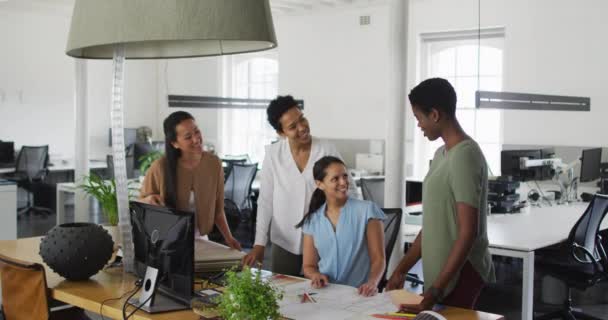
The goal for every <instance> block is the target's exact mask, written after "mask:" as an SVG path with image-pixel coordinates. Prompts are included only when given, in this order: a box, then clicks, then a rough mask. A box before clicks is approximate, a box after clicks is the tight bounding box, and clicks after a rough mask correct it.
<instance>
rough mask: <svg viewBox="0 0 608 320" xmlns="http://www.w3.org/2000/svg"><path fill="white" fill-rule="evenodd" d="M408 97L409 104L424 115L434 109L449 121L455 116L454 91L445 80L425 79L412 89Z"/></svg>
mask: <svg viewBox="0 0 608 320" xmlns="http://www.w3.org/2000/svg"><path fill="white" fill-rule="evenodd" d="M408 97H409V98H410V104H411V105H412V106H416V108H418V109H420V110H421V111H422V112H424V113H425V114H429V113H431V109H432V108H435V109H437V111H439V112H440V113H443V114H445V115H447V116H448V118H450V119H452V118H454V117H455V116H456V91H455V90H454V87H452V85H451V84H450V82H448V81H447V80H445V79H442V78H431V79H426V80H424V81H422V82H420V84H418V85H417V86H416V87H414V89H412V91H410V94H409V95H408Z"/></svg>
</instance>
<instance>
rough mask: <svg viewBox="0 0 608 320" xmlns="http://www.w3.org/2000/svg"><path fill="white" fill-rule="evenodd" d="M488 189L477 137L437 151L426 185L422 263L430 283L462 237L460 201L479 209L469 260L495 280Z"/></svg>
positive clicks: (482, 274)
mask: <svg viewBox="0 0 608 320" xmlns="http://www.w3.org/2000/svg"><path fill="white" fill-rule="evenodd" d="M487 193H488V166H487V164H486V160H485V158H484V156H483V153H482V152H481V149H480V148H479V145H478V144H477V143H476V142H475V141H473V140H471V139H467V140H463V141H461V142H460V143H458V144H457V145H455V146H453V147H452V148H451V149H450V150H448V151H447V152H446V149H445V146H442V147H440V148H439V149H438V150H437V152H435V156H434V158H433V161H432V162H431V167H430V169H429V172H428V173H427V175H426V177H425V178H424V183H423V186H422V207H423V210H424V213H423V215H422V230H423V231H422V267H423V272H424V282H425V284H426V285H427V286H428V287H430V286H431V285H432V284H433V283H434V282H435V280H436V279H437V277H438V276H439V273H440V272H441V270H442V269H443V267H444V265H445V263H446V261H447V259H448V256H449V254H450V250H451V249H452V246H453V244H454V242H455V241H456V239H457V237H458V217H457V216H456V203H457V202H462V203H466V204H468V205H470V206H472V207H475V208H477V209H479V211H478V212H479V216H478V219H479V224H478V226H479V229H478V233H477V238H476V239H475V241H474V242H473V248H472V249H471V252H470V253H469V256H468V258H467V260H468V261H469V262H470V263H471V265H472V266H473V268H474V269H475V270H476V271H477V273H479V275H480V277H481V278H482V279H483V280H484V282H486V283H488V282H493V281H494V280H495V276H494V266H493V264H492V258H491V257H490V252H489V251H488V234H487V221H486V217H487V203H486V202H487V199H486V197H487ZM459 277H460V271H458V274H457V275H456V276H454V277H453V278H452V280H451V281H450V282H449V283H448V286H447V288H445V291H444V295H448V294H449V293H450V292H451V291H452V289H453V288H454V286H455V285H456V283H457V281H458V278H459Z"/></svg>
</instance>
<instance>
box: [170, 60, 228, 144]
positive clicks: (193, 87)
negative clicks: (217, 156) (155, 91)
mask: <svg viewBox="0 0 608 320" xmlns="http://www.w3.org/2000/svg"><path fill="white" fill-rule="evenodd" d="M159 66H160V68H159V69H160V72H159V78H160V79H159V83H161V84H162V83H166V84H165V88H167V89H165V90H163V88H159V92H163V91H167V90H168V92H169V94H176V95H196V96H220V95H221V94H222V58H221V57H208V58H196V59H178V60H177V59H176V60H166V61H163V62H161V63H160V64H159ZM159 108H160V113H159V126H158V128H159V129H158V132H159V134H160V136H159V138H160V139H162V137H163V135H162V121H163V119H164V118H165V117H166V116H168V115H169V114H170V113H171V112H174V111H177V110H180V109H176V108H168V107H167V105H166V103H165V104H162V105H161V106H160V107H159ZM182 110H184V111H187V112H190V113H191V114H192V115H193V116H194V118H195V119H196V122H197V124H198V126H199V128H200V129H201V131H202V133H203V140H205V141H207V142H211V143H213V144H214V145H215V146H216V148H217V147H218V137H219V135H218V132H219V130H220V127H219V119H218V113H219V110H217V109H198V108H185V109H182Z"/></svg>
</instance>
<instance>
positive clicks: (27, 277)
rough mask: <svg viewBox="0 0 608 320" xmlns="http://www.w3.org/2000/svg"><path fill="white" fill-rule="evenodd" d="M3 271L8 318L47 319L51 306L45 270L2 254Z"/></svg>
mask: <svg viewBox="0 0 608 320" xmlns="http://www.w3.org/2000/svg"><path fill="white" fill-rule="evenodd" d="M0 270H2V275H1V279H2V305H3V310H4V316H5V317H6V319H7V320H10V319H32V320H47V319H48V318H49V305H48V296H47V286H46V277H45V273H44V267H43V266H42V265H41V264H38V263H30V262H25V261H19V260H16V259H13V258H9V257H7V256H3V255H0Z"/></svg>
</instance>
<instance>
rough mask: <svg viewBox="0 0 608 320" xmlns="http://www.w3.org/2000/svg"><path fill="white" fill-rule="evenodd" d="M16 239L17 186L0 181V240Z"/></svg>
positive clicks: (6, 181) (10, 182)
mask: <svg viewBox="0 0 608 320" xmlns="http://www.w3.org/2000/svg"><path fill="white" fill-rule="evenodd" d="M14 239H17V184H16V183H15V182H12V181H8V180H2V179H0V240H14Z"/></svg>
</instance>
